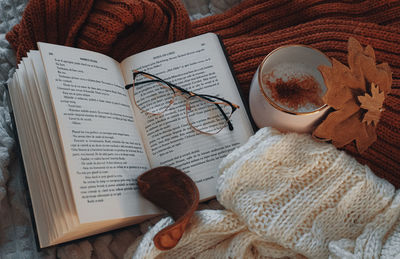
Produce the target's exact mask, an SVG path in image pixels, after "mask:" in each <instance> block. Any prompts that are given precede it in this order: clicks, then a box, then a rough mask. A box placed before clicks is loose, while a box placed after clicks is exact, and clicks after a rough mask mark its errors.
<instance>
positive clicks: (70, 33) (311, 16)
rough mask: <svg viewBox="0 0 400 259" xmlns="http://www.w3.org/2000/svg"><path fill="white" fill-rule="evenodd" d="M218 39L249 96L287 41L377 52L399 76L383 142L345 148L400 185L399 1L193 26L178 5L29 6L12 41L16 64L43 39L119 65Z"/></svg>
mask: <svg viewBox="0 0 400 259" xmlns="http://www.w3.org/2000/svg"><path fill="white" fill-rule="evenodd" d="M205 32H215V33H218V34H219V35H220V36H221V37H222V39H223V41H224V43H225V45H226V47H227V51H228V54H229V57H230V59H231V61H232V63H233V67H234V70H235V72H236V76H237V77H238V79H239V82H240V85H241V87H242V89H243V91H244V93H245V97H246V98H247V97H248V90H249V85H250V81H251V78H252V76H253V74H254V72H255V70H256V68H257V66H258V65H259V64H260V62H261V60H262V59H263V57H264V56H265V55H266V54H268V53H269V52H270V51H271V50H273V49H274V48H276V47H278V46H280V45H283V44H289V43H300V44H306V45H311V46H313V47H315V48H318V49H320V50H321V51H323V52H325V53H326V54H327V55H328V56H330V57H332V58H336V59H338V60H339V61H341V62H342V63H344V64H346V63H347V62H346V55H347V40H348V38H349V37H350V36H353V37H355V38H356V39H357V40H359V41H360V43H361V44H363V45H367V44H370V45H372V46H373V47H374V49H375V54H376V59H377V61H378V63H381V62H388V63H389V64H390V66H391V68H392V71H393V85H392V92H391V93H390V94H389V96H388V98H387V99H386V100H385V103H384V108H385V111H384V113H383V116H382V118H381V121H380V122H379V124H378V127H377V135H378V140H377V141H376V142H375V143H374V144H373V145H372V146H371V147H370V148H369V149H368V150H367V151H366V152H365V153H363V154H362V155H360V154H358V153H357V152H356V149H355V146H354V145H353V144H349V145H347V146H346V147H345V149H346V150H347V151H348V152H349V153H350V154H351V155H353V156H354V157H355V158H356V159H357V160H358V161H359V162H361V163H363V164H367V165H369V166H370V167H371V169H372V170H373V171H374V172H375V173H376V174H377V175H378V176H381V177H384V178H386V179H387V180H389V181H390V182H391V183H393V184H394V185H395V186H396V187H400V1H393V0H386V1H384V0H376V1H367V0H365V1H363V0H358V1H339V0H331V1H323V0H309V1H300V0H269V1H264V0H247V1H244V2H242V3H241V4H239V5H238V6H236V7H235V8H233V9H232V10H230V11H228V12H226V13H224V14H221V15H215V16H211V17H207V18H204V19H201V20H198V21H195V22H193V23H191V22H190V20H189V18H188V15H187V13H186V11H185V8H184V7H183V5H182V4H181V3H180V1H179V0H164V1H163V0H153V1H150V0H98V1H93V0H79V1H78V0H75V1H73V0H59V1H54V0H31V1H30V2H29V3H28V6H27V7H26V10H25V12H24V15H23V18H22V20H21V22H20V24H18V25H16V26H15V27H14V28H13V29H12V30H11V31H10V32H9V33H8V34H7V39H8V41H9V42H10V43H11V44H12V45H13V47H14V48H15V50H16V53H17V58H18V60H19V59H21V57H23V56H25V55H26V52H27V51H29V50H30V49H36V48H37V47H36V42H37V41H44V42H50V43H57V44H64V45H68V46H75V47H79V48H84V49H90V50H94V51H97V52H102V53H104V54H107V55H110V56H112V57H114V58H115V59H117V60H122V59H123V58H125V57H127V56H130V55H132V54H134V53H137V52H139V51H142V50H145V49H149V48H153V47H156V46H159V45H163V44H166V43H169V42H173V41H177V40H180V39H184V38H187V37H190V36H193V35H197V34H201V33H205Z"/></svg>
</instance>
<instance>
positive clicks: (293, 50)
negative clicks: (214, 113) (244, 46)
mask: <svg viewBox="0 0 400 259" xmlns="http://www.w3.org/2000/svg"><path fill="white" fill-rule="evenodd" d="M320 65H327V66H332V64H331V61H330V60H329V58H328V57H327V56H326V55H325V54H323V53H322V52H320V51H319V50H316V49H314V48H311V47H308V46H304V45H286V46H282V47H279V48H277V49H275V50H273V51H272V52H271V53H269V54H268V55H267V56H266V57H265V58H264V60H263V62H262V63H261V64H260V66H259V67H258V69H257V71H256V73H255V75H254V77H253V80H252V82H251V86H250V94H249V99H250V100H249V103H250V112H251V115H252V117H253V119H254V122H255V123H256V125H257V126H258V127H259V128H262V127H266V126H271V127H274V128H277V129H279V130H281V131H284V132H286V131H295V132H299V133H308V132H311V131H312V130H313V128H314V127H315V125H316V124H317V123H318V121H319V120H320V119H321V117H322V116H323V115H324V114H325V112H326V111H327V110H328V108H329V107H328V106H327V105H326V104H324V105H322V106H320V107H317V108H313V109H310V108H308V110H307V109H298V110H291V109H289V108H288V107H285V105H282V104H280V103H278V102H275V101H274V100H273V99H272V98H271V97H270V96H268V94H267V93H266V90H265V88H264V87H265V86H263V80H262V75H263V74H268V73H271V72H272V71H273V70H275V69H277V68H278V69H279V68H284V69H285V71H284V72H285V73H288V74H291V73H292V74H295V73H298V72H299V71H300V72H301V73H304V71H306V73H307V74H308V75H309V76H312V77H313V78H314V79H315V81H316V82H317V83H318V84H319V87H320V88H321V90H322V91H321V95H322V96H323V95H324V94H325V92H326V86H325V83H324V80H323V78H322V75H321V73H320V72H319V70H318V66H320ZM322 96H321V97H322Z"/></svg>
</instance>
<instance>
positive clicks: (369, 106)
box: [358, 83, 385, 125]
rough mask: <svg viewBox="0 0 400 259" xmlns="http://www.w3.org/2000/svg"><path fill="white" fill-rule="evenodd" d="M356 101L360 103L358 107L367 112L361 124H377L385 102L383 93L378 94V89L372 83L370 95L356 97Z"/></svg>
mask: <svg viewBox="0 0 400 259" xmlns="http://www.w3.org/2000/svg"><path fill="white" fill-rule="evenodd" d="M358 100H359V101H360V103H361V106H360V107H361V108H363V109H365V110H367V113H365V115H364V118H363V120H362V122H365V123H367V124H370V123H374V124H375V125H376V124H378V122H379V119H380V118H381V112H382V111H383V108H382V106H383V101H384V100H385V94H384V92H379V87H378V86H376V85H375V84H374V83H372V84H371V95H369V94H368V93H366V94H365V95H364V96H358Z"/></svg>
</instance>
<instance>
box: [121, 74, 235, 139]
mask: <svg viewBox="0 0 400 259" xmlns="http://www.w3.org/2000/svg"><path fill="white" fill-rule="evenodd" d="M125 88H126V89H130V88H132V89H133V99H134V102H135V105H136V106H137V107H138V108H139V109H140V110H141V111H143V112H145V113H147V114H151V115H161V114H163V113H164V112H165V111H166V110H167V109H168V108H169V107H170V106H171V105H172V104H173V103H174V98H175V96H177V95H180V96H182V97H184V98H185V99H186V119H187V121H188V124H189V125H190V127H191V128H192V129H193V130H194V131H196V132H198V133H202V134H206V135H213V134H217V133H218V132H220V131H221V130H222V129H223V128H225V127H226V126H228V128H229V130H233V125H232V122H231V121H230V117H231V116H232V114H233V113H234V112H235V110H236V109H238V108H239V106H238V105H236V104H233V103H231V102H229V101H227V100H225V99H222V98H220V97H217V96H213V95H206V94H196V93H193V92H191V91H187V90H185V89H183V88H181V87H179V86H177V85H174V84H172V83H169V82H167V81H164V80H163V79H161V78H159V77H157V76H155V75H152V74H149V73H146V72H143V71H137V70H135V71H134V72H133V83H132V84H129V85H126V86H125Z"/></svg>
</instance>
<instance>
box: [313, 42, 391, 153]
mask: <svg viewBox="0 0 400 259" xmlns="http://www.w3.org/2000/svg"><path fill="white" fill-rule="evenodd" d="M347 61H348V63H349V67H347V66H345V65H343V64H342V63H340V62H339V61H337V60H336V59H332V67H329V66H320V67H318V69H319V70H320V72H321V74H322V77H323V78H324V82H325V85H326V87H327V92H326V94H325V96H324V97H323V100H324V101H325V103H326V104H328V105H329V106H330V107H331V108H332V110H333V111H332V112H331V113H329V114H328V116H327V117H326V118H325V120H323V121H322V122H321V123H320V124H319V125H318V126H317V128H316V129H315V130H314V132H313V136H314V137H315V138H316V139H320V140H328V141H332V143H333V144H334V145H335V146H336V147H338V148H340V147H343V146H345V145H347V144H349V143H352V142H353V141H354V142H355V144H356V147H357V150H358V151H359V152H360V153H362V152H364V151H365V150H366V149H367V148H368V147H369V146H370V145H372V143H373V142H375V141H376V139H377V136H376V131H375V128H376V125H377V123H378V122H379V119H380V113H381V111H382V105H383V101H384V99H385V97H386V95H387V94H388V93H389V92H390V90H391V85H392V72H391V71H390V67H389V65H388V64H387V63H383V64H379V65H376V60H375V53H374V50H373V48H372V47H371V46H367V47H366V48H365V49H364V48H363V47H362V46H361V44H360V43H359V42H358V41H357V40H356V39H354V38H352V37H350V38H349V41H348V59H347ZM375 85H377V86H378V87H379V88H378V87H375ZM369 93H371V95H370V94H369Z"/></svg>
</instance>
